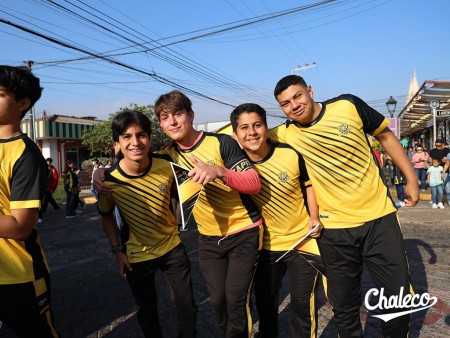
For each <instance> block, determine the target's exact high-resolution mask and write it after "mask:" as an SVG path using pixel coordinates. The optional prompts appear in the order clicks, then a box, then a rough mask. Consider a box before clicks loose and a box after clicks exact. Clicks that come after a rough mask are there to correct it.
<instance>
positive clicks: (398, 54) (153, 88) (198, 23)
mask: <svg viewBox="0 0 450 338" xmlns="http://www.w3.org/2000/svg"><path fill="white" fill-rule="evenodd" d="M53 3H54V4H56V5H59V7H58V6H56V5H51V4H50V3H49V2H48V1H41V0H6V1H2V2H1V3H0V18H1V19H2V20H4V21H8V22H10V23H12V24H15V25H20V26H21V28H22V29H19V28H17V27H13V26H12V25H10V24H6V23H5V22H0V40H1V41H2V51H1V54H0V63H2V64H9V65H23V64H24V63H23V61H26V60H33V61H34V62H35V64H33V71H34V73H35V74H36V75H37V76H39V77H40V78H41V82H42V86H43V87H44V93H43V96H42V98H41V100H40V101H39V102H38V103H37V104H36V114H37V115H38V116H39V115H40V114H42V112H43V111H44V110H45V111H46V112H47V113H48V114H63V115H72V116H97V117H98V118H99V119H104V118H107V117H108V116H109V114H111V113H114V112H116V111H117V110H118V109H119V108H121V107H126V106H129V105H130V104H132V103H136V104H138V105H147V104H153V103H154V101H155V99H156V98H157V97H158V96H159V95H160V94H162V93H166V92H168V91H170V90H172V89H174V86H175V87H177V86H181V88H182V90H183V91H185V92H187V94H188V95H189V97H191V99H192V101H193V103H194V111H195V113H196V122H214V121H224V120H227V119H228V117H229V113H230V112H231V110H232V106H236V105H238V104H240V103H244V102H255V103H259V104H260V105H262V106H263V107H264V108H266V109H267V111H268V113H269V114H270V115H271V116H283V114H282V112H281V110H280V109H279V108H278V107H277V104H276V102H275V99H274V97H273V94H272V92H273V87H274V86H275V84H276V82H277V81H278V80H279V79H280V78H281V77H283V76H285V75H288V74H290V73H291V72H292V69H294V68H298V67H299V66H300V67H303V66H305V65H306V64H309V65H310V64H312V63H313V62H315V63H316V66H315V67H312V68H309V69H305V70H302V71H296V74H299V75H302V76H303V77H304V78H305V79H306V81H307V82H308V83H309V84H310V85H312V86H313V88H314V90H315V98H316V100H317V101H321V100H325V99H328V98H331V97H334V96H337V95H339V94H343V93H352V94H355V95H358V96H359V97H361V98H362V99H364V100H365V101H367V102H368V103H369V104H371V105H372V106H373V107H374V108H376V109H378V110H379V111H380V112H381V113H383V114H386V115H387V109H386V106H385V102H386V101H387V99H388V98H389V96H391V95H392V96H394V97H395V98H396V99H397V101H398V102H399V104H398V107H397V113H398V112H400V110H401V108H402V107H403V105H404V104H405V100H406V96H407V93H408V87H409V82H410V79H411V76H412V74H413V71H414V69H416V73H417V78H418V80H419V85H421V84H422V82H423V81H425V80H442V81H450V57H449V55H450V44H449V43H448V41H449V32H450V21H449V20H448V13H449V12H450V1H448V0H433V1H427V2H423V1H410V0H397V1H395V0H392V1H386V0H358V1H355V0H353V1H352V0H347V1H321V2H320V1H290V0H286V1H268V0H263V1H256V0H255V1H249V0H234V1H233V0H215V1H210V0H209V1H208V0H194V1H144V0H134V1H123V0H108V1H105V0H84V1H76V0H71V1H70V2H67V1H61V0H55V1H53ZM63 9H65V10H63ZM290 9H292V11H291V13H290V14H286V12H287V10H290ZM275 15H277V16H275ZM86 19H87V20H86ZM24 29H29V30H32V31H34V32H36V33H38V34H42V35H45V36H46V37H47V38H49V39H56V40H58V41H59V42H61V43H63V44H65V46H60V45H57V44H55V43H53V42H50V41H47V40H44V39H42V38H40V37H38V36H35V35H33V34H30V33H29V32H25V31H24ZM212 33H214V34H212ZM68 46H71V47H73V48H77V49H79V50H74V49H71V48H68ZM88 53H89V54H90V55H100V54H101V55H102V56H103V57H104V59H100V58H90V59H81V58H84V57H86V56H89V55H88ZM119 54H121V55H119ZM80 59H81V60H80ZM68 60H72V61H70V62H68ZM281 122H282V118H277V117H271V119H270V120H269V123H272V124H273V123H281Z"/></svg>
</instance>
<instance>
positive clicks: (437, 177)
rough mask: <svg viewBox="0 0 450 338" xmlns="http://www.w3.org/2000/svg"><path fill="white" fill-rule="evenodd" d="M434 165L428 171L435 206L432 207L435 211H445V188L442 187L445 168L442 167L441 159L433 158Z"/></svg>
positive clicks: (428, 180)
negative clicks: (443, 199) (443, 198)
mask: <svg viewBox="0 0 450 338" xmlns="http://www.w3.org/2000/svg"><path fill="white" fill-rule="evenodd" d="M431 163H432V164H433V165H432V166H431V167H429V168H428V170H427V183H429V184H430V189H431V199H432V202H433V204H432V205H431V207H432V208H433V209H437V208H439V209H444V208H445V207H444V204H443V203H442V197H443V195H444V187H443V186H442V183H443V180H442V172H443V168H442V167H441V166H440V163H441V159H440V158H437V157H435V158H433V159H432V162H431Z"/></svg>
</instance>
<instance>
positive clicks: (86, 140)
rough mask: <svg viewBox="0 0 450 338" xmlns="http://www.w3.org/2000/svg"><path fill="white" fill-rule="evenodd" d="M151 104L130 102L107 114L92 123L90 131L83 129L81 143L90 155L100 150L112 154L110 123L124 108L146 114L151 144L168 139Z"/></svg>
mask: <svg viewBox="0 0 450 338" xmlns="http://www.w3.org/2000/svg"><path fill="white" fill-rule="evenodd" d="M153 108H154V107H153V106H152V105H147V106H138V105H137V104H131V105H130V107H129V108H120V110H119V111H118V112H116V113H114V114H111V115H109V117H108V119H107V120H105V121H103V122H102V123H99V124H96V125H94V128H93V129H92V130H91V131H85V132H84V133H83V136H82V138H83V145H85V146H87V147H88V148H89V150H90V152H91V155H92V154H94V153H96V152H102V153H105V154H112V152H113V146H114V141H113V139H112V131H111V123H112V120H113V118H114V117H115V116H116V115H117V114H118V113H120V112H121V111H123V110H125V109H132V110H136V111H140V112H142V113H144V114H145V115H147V116H148V118H149V119H150V121H151V122H152V135H151V141H152V146H154V147H158V146H161V145H163V144H165V143H166V142H167V141H169V138H168V137H167V136H166V134H164V132H163V131H162V129H161V127H160V126H159V121H158V120H157V119H156V117H155V115H154V113H153V111H154V109H153Z"/></svg>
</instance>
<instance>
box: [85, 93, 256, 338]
mask: <svg viewBox="0 0 450 338" xmlns="http://www.w3.org/2000/svg"><path fill="white" fill-rule="evenodd" d="M155 115H156V117H157V118H158V120H159V122H160V126H161V128H162V129H163V130H164V132H165V133H166V134H167V135H168V136H169V137H170V138H171V139H172V140H173V141H175V142H174V143H173V145H172V146H171V147H169V148H168V149H166V150H165V151H164V152H165V153H166V154H168V155H170V157H171V158H172V160H173V161H174V162H175V163H177V164H179V165H180V166H183V167H186V168H189V169H191V170H190V172H189V176H190V177H191V178H192V180H193V181H194V182H198V183H200V184H203V185H204V187H203V190H202V192H201V194H200V196H199V198H198V201H197V203H196V205H195V207H194V208H193V215H194V218H195V220H196V222H197V225H198V231H199V232H200V238H199V263H200V269H201V270H202V272H203V275H204V277H205V280H206V284H207V286H208V291H209V295H210V298H211V304H212V306H213V308H214V311H215V314H216V318H217V321H218V323H219V327H220V329H221V330H222V332H223V336H224V337H225V338H232V337H235V338H238V337H246V338H247V337H248V336H249V335H250V333H251V330H252V321H251V315H250V308H249V294H250V289H251V283H252V279H253V275H254V271H255V266H256V261H257V255H258V251H259V247H260V242H259V240H260V235H259V233H260V228H261V229H262V227H261V223H262V218H261V214H260V212H259V210H258V207H257V206H256V205H255V203H254V202H253V201H252V199H251V198H250V196H248V195H247V194H256V193H258V192H259V190H260V189H261V182H260V180H259V176H258V173H257V172H256V170H255V169H254V168H253V167H252V166H251V165H250V162H249V161H248V159H247V158H246V157H245V155H244V154H243V153H242V151H241V148H240V147H239V145H238V144H237V142H236V141H235V140H233V139H232V138H231V137H230V136H229V135H223V134H213V133H208V132H203V131H197V130H195V129H194V127H193V126H192V124H193V121H194V111H193V110H192V103H191V100H190V99H189V98H188V97H187V96H186V95H184V94H183V93H181V92H179V91H172V92H170V93H167V94H164V95H161V96H160V97H159V98H158V99H157V100H156V103H155ZM97 172H98V173H99V175H98V177H96V178H94V186H95V188H96V190H97V191H99V192H103V193H108V189H106V187H105V186H104V185H102V182H101V181H102V171H101V169H99V170H97ZM216 180H220V181H222V182H223V183H225V184H226V185H228V186H229V187H231V188H232V189H231V191H229V190H228V189H223V188H221V187H220V185H216V184H208V183H209V182H212V181H216Z"/></svg>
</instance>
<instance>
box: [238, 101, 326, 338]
mask: <svg viewBox="0 0 450 338" xmlns="http://www.w3.org/2000/svg"><path fill="white" fill-rule="evenodd" d="M230 121H231V125H232V127H233V132H234V135H235V137H236V138H237V140H238V142H239V143H240V145H241V146H242V147H243V148H244V151H245V152H246V154H247V157H248V158H249V159H250V161H251V163H252V164H253V166H254V167H255V169H256V170H257V171H258V173H259V175H260V177H261V185H262V186H261V191H260V192H259V194H257V195H252V198H253V199H254V200H255V202H256V204H257V205H258V206H259V208H260V209H261V212H262V215H263V218H264V223H263V224H264V242H263V249H262V251H261V253H260V256H259V260H258V266H257V268H256V277H255V296H256V307H257V310H258V315H259V335H260V337H261V338H274V337H278V324H277V317H278V305H279V304H278V301H279V299H278V295H279V291H280V289H281V284H282V281H283V277H284V275H285V274H286V272H288V277H289V293H290V299H291V325H290V337H293V338H296V337H312V338H313V337H316V336H317V310H316V300H315V296H314V290H315V287H316V282H317V277H318V273H317V270H316V269H315V268H314V267H316V268H317V269H318V270H320V271H321V272H324V270H323V262H322V259H321V258H320V255H319V248H318V246H317V242H316V240H315V239H313V238H317V237H319V235H320V232H321V230H322V229H321V224H320V221H319V207H318V206H317V203H316V200H315V194H314V190H313V188H312V186H311V183H310V181H309V177H308V173H307V171H306V168H305V163H304V161H303V158H302V156H301V155H300V154H299V153H298V152H296V151H295V150H294V149H292V147H290V146H289V145H287V144H281V143H274V142H270V141H268V140H267V134H268V127H267V120H266V111H265V110H264V109H263V108H262V107H261V106H259V105H257V104H253V103H245V104H241V105H239V106H238V107H236V108H235V109H234V110H233V112H232V113H231V115H230ZM303 191H306V196H307V198H306V196H305V197H304V195H303ZM306 200H307V203H308V209H309V214H308V210H307V208H306V205H305V203H306ZM315 225H319V228H318V229H316V230H315V231H314V232H313V233H311V235H310V236H311V237H313V238H308V239H305V240H303V241H302V242H301V243H300V244H298V245H297V243H298V242H299V240H300V239H301V238H303V237H304V236H306V234H307V233H308V231H309V230H310V229H312V227H313V226H315ZM294 248H295V250H292V251H290V252H289V253H288V254H285V253H286V251H289V250H291V249H294ZM300 255H302V256H300ZM313 266H314V267H313Z"/></svg>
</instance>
